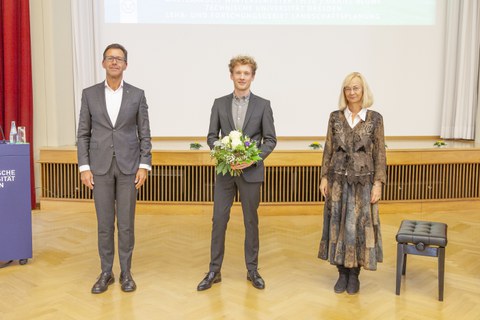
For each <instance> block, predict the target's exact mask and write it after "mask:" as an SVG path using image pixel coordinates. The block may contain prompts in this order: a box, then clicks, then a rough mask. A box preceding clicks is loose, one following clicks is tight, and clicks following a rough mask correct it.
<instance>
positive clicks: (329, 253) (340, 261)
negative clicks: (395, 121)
mask: <svg viewBox="0 0 480 320" xmlns="http://www.w3.org/2000/svg"><path fill="white" fill-rule="evenodd" d="M324 177H326V178H327V180H328V190H329V195H328V196H327V198H326V199H325V207H324V212H323V233H322V239H321V241H320V249H319V252H318V257H319V258H320V259H323V260H328V261H329V262H330V263H331V264H334V265H343V266H345V267H347V268H355V267H363V268H364V269H366V270H376V269H377V262H382V261H383V250H382V237H381V232H380V219H379V213H378V202H377V203H375V204H371V203H370V194H371V190H372V187H373V183H374V182H375V181H380V182H381V183H382V184H385V181H386V152H385V140H384V129H383V118H382V116H381V115H380V113H378V112H376V111H372V110H367V115H366V118H365V121H360V122H359V123H358V124H357V125H356V126H355V127H354V128H353V129H352V128H351V127H350V125H349V124H348V122H347V119H346V118H345V115H344V113H343V111H340V110H339V111H334V112H332V113H331V114H330V119H329V123H328V132H327V140H326V142H325V147H324V152H323V161H322V178H324Z"/></svg>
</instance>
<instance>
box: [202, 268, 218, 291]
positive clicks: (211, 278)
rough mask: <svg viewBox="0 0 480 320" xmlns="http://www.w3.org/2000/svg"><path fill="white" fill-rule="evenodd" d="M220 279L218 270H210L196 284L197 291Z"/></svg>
mask: <svg viewBox="0 0 480 320" xmlns="http://www.w3.org/2000/svg"><path fill="white" fill-rule="evenodd" d="M220 281H222V275H221V274H220V272H215V271H210V272H208V273H207V275H206V276H205V278H203V280H202V281H201V282H200V283H199V284H198V286H197V291H203V290H207V289H210V288H211V287H212V284H214V283H218V282H220Z"/></svg>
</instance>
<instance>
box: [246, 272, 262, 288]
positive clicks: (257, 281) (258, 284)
mask: <svg viewBox="0 0 480 320" xmlns="http://www.w3.org/2000/svg"><path fill="white" fill-rule="evenodd" d="M247 280H248V281H251V282H252V285H253V286H254V287H255V288H257V289H265V281H263V279H262V276H261V275H260V273H258V271H257V270H251V271H248V272H247Z"/></svg>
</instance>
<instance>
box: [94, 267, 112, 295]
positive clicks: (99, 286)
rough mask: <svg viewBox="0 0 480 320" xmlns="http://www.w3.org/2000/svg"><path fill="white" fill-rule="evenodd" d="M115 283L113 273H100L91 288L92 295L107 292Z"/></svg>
mask: <svg viewBox="0 0 480 320" xmlns="http://www.w3.org/2000/svg"><path fill="white" fill-rule="evenodd" d="M114 282H115V278H114V277H113V273H111V272H102V273H100V276H98V279H97V282H95V284H94V285H93V287H92V293H102V292H105V291H107V289H108V286H109V285H111V284H112V283H114Z"/></svg>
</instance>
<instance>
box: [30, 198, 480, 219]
mask: <svg viewBox="0 0 480 320" xmlns="http://www.w3.org/2000/svg"><path fill="white" fill-rule="evenodd" d="M459 208H461V209H462V211H465V210H467V211H468V210H471V211H472V212H478V211H480V199H476V200H442V201H404V202H383V203H380V213H381V214H407V213H440V212H445V213H455V212H456V211H458V209H459ZM40 209H41V210H42V211H43V210H44V211H64V212H85V213H94V212H95V206H94V204H93V201H89V200H81V201H79V200H51V199H42V200H41V201H40ZM212 210H213V205H212V203H192V204H185V203H160V204H159V203H137V214H160V215H206V216H211V214H212ZM241 210H242V207H241V205H240V203H234V205H233V207H232V214H241V212H242V211H241ZM258 212H259V214H260V215H262V216H294V215H320V214H322V212H323V203H321V202H319V203H313V204H312V203H308V204H278V203H276V204H268V203H267V204H262V205H260V208H259V209H258Z"/></svg>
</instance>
